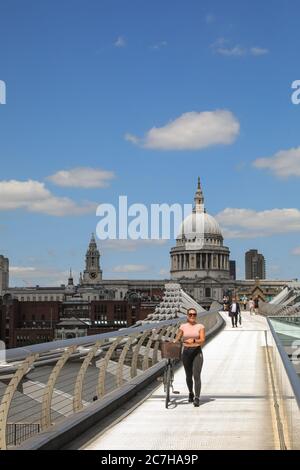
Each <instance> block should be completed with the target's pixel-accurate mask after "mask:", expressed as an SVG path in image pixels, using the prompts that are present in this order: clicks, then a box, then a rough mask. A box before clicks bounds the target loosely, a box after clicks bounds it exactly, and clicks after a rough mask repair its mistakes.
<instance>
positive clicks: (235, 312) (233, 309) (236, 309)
mask: <svg viewBox="0 0 300 470" xmlns="http://www.w3.org/2000/svg"><path fill="white" fill-rule="evenodd" d="M240 314H241V309H240V304H239V303H238V302H237V300H236V298H235V297H233V299H232V303H231V305H230V308H229V316H230V317H231V323H232V328H234V327H236V328H237V326H238V325H237V324H238V316H239V315H240Z"/></svg>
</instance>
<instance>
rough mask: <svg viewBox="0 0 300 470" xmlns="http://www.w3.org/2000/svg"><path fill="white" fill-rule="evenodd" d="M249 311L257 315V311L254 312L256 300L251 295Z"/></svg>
mask: <svg viewBox="0 0 300 470" xmlns="http://www.w3.org/2000/svg"><path fill="white" fill-rule="evenodd" d="M249 311H250V315H255V313H254V300H253V299H252V297H250V300H249Z"/></svg>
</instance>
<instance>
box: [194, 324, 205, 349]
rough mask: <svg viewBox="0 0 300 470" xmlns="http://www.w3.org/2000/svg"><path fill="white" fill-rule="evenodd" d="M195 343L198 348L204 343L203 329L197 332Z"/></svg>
mask: <svg viewBox="0 0 300 470" xmlns="http://www.w3.org/2000/svg"><path fill="white" fill-rule="evenodd" d="M195 343H197V344H199V346H203V344H204V343H205V327H204V326H203V328H201V330H200V331H199V338H198V339H196V341H195Z"/></svg>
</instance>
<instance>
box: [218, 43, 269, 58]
mask: <svg viewBox="0 0 300 470" xmlns="http://www.w3.org/2000/svg"><path fill="white" fill-rule="evenodd" d="M210 47H211V49H212V50H213V52H214V53H215V54H219V55H222V56H225V57H226V56H227V57H243V56H247V55H252V56H256V57H258V56H263V55H266V54H268V53H269V50H268V49H266V48H263V47H250V48H247V47H243V46H241V45H240V44H236V45H232V44H231V43H230V41H229V40H228V39H225V38H219V39H217V40H216V41H215V42H214V43H213V44H211V46H210Z"/></svg>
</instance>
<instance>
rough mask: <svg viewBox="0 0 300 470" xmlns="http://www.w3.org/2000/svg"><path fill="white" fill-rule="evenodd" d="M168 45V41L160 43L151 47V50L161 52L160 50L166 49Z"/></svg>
mask: <svg viewBox="0 0 300 470" xmlns="http://www.w3.org/2000/svg"><path fill="white" fill-rule="evenodd" d="M167 45H168V43H167V41H160V42H158V43H156V44H153V45H152V46H150V49H153V50H159V49H163V48H164V47H167Z"/></svg>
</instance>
